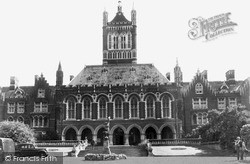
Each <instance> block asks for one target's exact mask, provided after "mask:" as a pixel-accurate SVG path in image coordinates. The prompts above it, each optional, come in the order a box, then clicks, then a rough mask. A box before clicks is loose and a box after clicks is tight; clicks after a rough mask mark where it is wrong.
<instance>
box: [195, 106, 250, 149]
mask: <svg viewBox="0 0 250 164" xmlns="http://www.w3.org/2000/svg"><path fill="white" fill-rule="evenodd" d="M208 120H209V123H208V124H205V125H202V126H200V127H198V128H196V129H195V130H194V131H193V132H192V135H191V137H192V136H194V137H197V136H201V138H202V141H204V142H209V141H220V144H221V146H222V147H224V148H228V149H231V148H233V147H234V140H235V138H236V137H237V136H240V129H241V127H242V126H243V125H244V124H246V116H245V114H244V113H243V112H242V110H238V108H227V109H225V110H224V111H222V112H220V111H218V110H211V111H209V112H208Z"/></svg>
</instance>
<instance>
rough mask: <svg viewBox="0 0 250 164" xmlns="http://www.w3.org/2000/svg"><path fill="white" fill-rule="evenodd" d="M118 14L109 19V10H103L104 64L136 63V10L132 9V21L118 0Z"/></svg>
mask: <svg viewBox="0 0 250 164" xmlns="http://www.w3.org/2000/svg"><path fill="white" fill-rule="evenodd" d="M117 9H118V10H117V13H116V16H115V17H114V18H113V20H112V21H110V22H109V21H108V12H106V11H104V12H103V65H107V64H136V61H137V52H136V11H135V10H134V9H132V11H131V21H129V20H127V19H126V18H125V16H124V15H123V12H122V5H121V1H119V2H118V7H117Z"/></svg>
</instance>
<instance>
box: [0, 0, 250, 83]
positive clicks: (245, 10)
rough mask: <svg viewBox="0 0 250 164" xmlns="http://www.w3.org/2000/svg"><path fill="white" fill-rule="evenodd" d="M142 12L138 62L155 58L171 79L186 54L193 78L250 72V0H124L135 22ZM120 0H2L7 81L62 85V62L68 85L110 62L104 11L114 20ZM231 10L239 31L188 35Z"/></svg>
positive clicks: (241, 76)
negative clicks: (38, 79)
mask: <svg viewBox="0 0 250 164" xmlns="http://www.w3.org/2000/svg"><path fill="white" fill-rule="evenodd" d="M133 3H134V9H135V10H136V11H137V55H138V57H137V63H153V64H154V65H155V67H156V68H157V69H158V70H159V71H160V72H161V73H162V74H163V75H164V76H165V74H166V73H167V72H170V73H171V81H173V70H174V67H175V65H176V58H178V61H179V66H180V67H181V69H182V72H183V78H184V81H185V82H190V81H191V80H192V79H193V76H194V75H195V73H196V72H197V70H198V69H199V70H200V71H203V70H207V71H208V79H209V80H210V81H217V80H220V81H223V80H225V73H226V71H228V70H230V69H234V70H235V73H236V75H235V77H236V79H237V80H245V79H246V78H247V77H249V76H250V71H249V70H250V69H249V54H250V42H249V38H250V19H249V15H250V10H249V3H248V0H241V1H236V0H220V1H218V0H209V1H207V0H204V1H201V0H188V1H187V0H175V1H166V0H147V1H142V0H123V1H122V10H123V13H124V15H125V17H126V18H127V19H128V20H131V16H130V12H131V9H132V7H133ZM117 4H118V0H98V1H97V0H96V1H91V0H88V1H87V0H70V1H69V0H68V1H66V0H1V1H0V57H1V58H0V59H1V62H0V86H9V79H10V76H16V77H17V78H18V79H19V85H20V86H29V85H34V76H35V75H36V74H38V75H40V74H41V73H43V75H44V76H45V78H46V79H47V81H48V83H49V84H50V85H55V82H56V70H57V68H58V63H59V61H61V64H62V69H63V72H64V84H68V83H69V76H70V75H74V76H76V75H77V74H78V73H79V72H80V71H81V70H82V69H83V68H84V66H85V65H100V64H102V13H103V11H104V9H106V11H107V12H108V13H109V15H108V17H109V21H111V20H112V19H113V18H114V16H115V14H116V12H117ZM228 12H231V15H230V20H231V21H232V22H235V23H237V24H238V25H237V26H236V27H235V28H234V30H235V32H234V33H232V34H228V35H224V36H220V37H218V38H217V39H215V40H212V41H205V38H204V37H203V38H200V39H197V40H191V39H190V38H189V37H188V31H189V30H190V27H189V26H188V22H189V20H190V19H191V18H197V17H202V18H204V19H207V18H210V17H214V16H216V15H220V14H223V13H228Z"/></svg>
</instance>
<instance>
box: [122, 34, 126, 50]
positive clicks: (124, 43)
mask: <svg viewBox="0 0 250 164" xmlns="http://www.w3.org/2000/svg"><path fill="white" fill-rule="evenodd" d="M123 48H124V49H126V36H123Z"/></svg>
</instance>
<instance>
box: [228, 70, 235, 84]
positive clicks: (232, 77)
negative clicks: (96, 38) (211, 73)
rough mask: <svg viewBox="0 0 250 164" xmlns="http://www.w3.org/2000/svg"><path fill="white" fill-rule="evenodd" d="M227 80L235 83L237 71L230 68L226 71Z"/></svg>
mask: <svg viewBox="0 0 250 164" xmlns="http://www.w3.org/2000/svg"><path fill="white" fill-rule="evenodd" d="M226 80H227V82H228V83H229V84H235V71H234V70H229V71H227V72H226Z"/></svg>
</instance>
